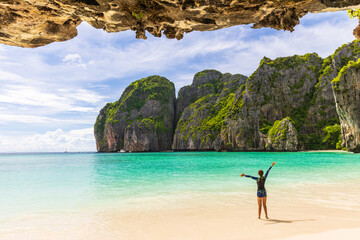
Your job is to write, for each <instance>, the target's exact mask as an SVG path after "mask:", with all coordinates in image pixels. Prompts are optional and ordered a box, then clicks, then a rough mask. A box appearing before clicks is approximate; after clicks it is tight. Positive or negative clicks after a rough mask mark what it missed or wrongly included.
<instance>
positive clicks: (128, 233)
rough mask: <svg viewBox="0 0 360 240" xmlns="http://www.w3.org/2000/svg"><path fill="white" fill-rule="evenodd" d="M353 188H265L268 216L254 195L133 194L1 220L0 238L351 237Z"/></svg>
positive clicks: (359, 212) (358, 214) (354, 232)
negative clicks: (102, 204)
mask: <svg viewBox="0 0 360 240" xmlns="http://www.w3.org/2000/svg"><path fill="white" fill-rule="evenodd" d="M355 185H356V184H355ZM355 185H350V184H346V185H344V184H336V183H333V184H326V185H324V184H322V185H321V184H319V185H314V184H313V185H302V186H294V187H293V188H288V189H282V188H279V189H269V197H268V211H269V217H270V219H269V220H264V219H261V220H258V219H257V203H256V197H255V196H249V195H248V194H246V195H241V194H240V195H236V194H234V195H229V196H224V195H206V196H207V197H206V196H205V195H194V196H192V195H191V194H190V193H187V194H188V196H189V198H188V199H187V200H184V199H182V200H178V199H176V198H166V197H164V198H161V197H159V198H157V199H151V198H149V199H139V200H138V201H136V202H133V203H129V204H127V206H118V207H117V206H116V203H114V204H113V205H112V206H109V207H108V208H106V209H103V210H99V209H97V208H94V209H92V208H89V209H87V210H84V211H79V212H73V213H43V214H39V215H33V216H26V217H23V218H14V219H12V220H9V219H7V220H6V221H1V222H0V239H2V240H10V239H12V240H14V239H16V240H23V239H36V240H38V239H46V240H57V239H58V240H60V239H61V240H64V239H69V240H70V239H71V240H77V239H79V240H80V239H84V240H85V239H87V240H95V239H96V240H98V239H101V240H104V239H114V240H115V239H117V240H118V239H124V240H140V239H141V240H155V239H156V240H169V239H172V240H177V239H178V240H183V239H187V240H202V239H207V240H218V239H222V240H226V239H228V240H243V239H244V240H245V239H246V240H257V239H259V240H260V239H279V240H301V239H306V240H309V239H310V240H312V239H342V240H347V239H349V240H350V239H351V240H353V239H357V238H356V237H355V236H360V235H359V234H360V229H359V226H360V209H359V201H358V199H359V198H360V193H359V192H358V191H357V189H356V188H354V186H355ZM354 237H355V238H354Z"/></svg>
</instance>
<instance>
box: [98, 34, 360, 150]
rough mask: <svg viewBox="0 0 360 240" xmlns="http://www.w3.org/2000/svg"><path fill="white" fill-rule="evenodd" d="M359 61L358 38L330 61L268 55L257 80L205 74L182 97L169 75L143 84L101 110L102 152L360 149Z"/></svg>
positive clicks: (182, 91) (308, 56)
mask: <svg viewBox="0 0 360 240" xmlns="http://www.w3.org/2000/svg"><path fill="white" fill-rule="evenodd" d="M359 56H360V43H359V41H358V40H356V41H354V42H352V43H349V44H344V45H343V46H341V47H340V48H339V49H337V50H336V51H335V53H334V54H332V55H331V56H329V57H327V58H325V59H322V58H320V57H319V56H318V55H317V54H316V53H308V54H305V55H302V56H298V55H295V56H291V57H282V58H277V59H273V60H272V59H269V58H266V57H264V58H263V59H262V60H261V62H260V65H259V67H258V69H257V70H256V71H255V72H254V73H253V74H252V75H251V76H250V77H246V76H243V75H240V74H235V75H232V74H229V73H225V74H223V73H221V72H219V71H216V70H204V71H201V72H199V73H196V74H195V76H194V79H193V82H192V84H191V85H189V86H185V87H183V88H181V89H180V90H179V93H178V98H177V99H175V90H174V86H173V84H172V83H171V82H170V81H168V80H167V79H165V78H162V77H159V76H152V77H149V78H145V79H141V80H138V81H135V82H134V83H132V84H131V85H130V86H129V87H128V88H127V89H126V90H125V91H124V93H123V95H122V97H121V98H120V100H119V101H117V102H115V103H111V104H107V105H106V106H105V107H104V109H102V110H101V112H100V114H99V116H98V119H97V122H96V124H95V138H96V142H97V147H98V151H101V152H108V151H119V150H120V149H124V150H126V151H163V150H171V149H172V150H175V151H211V150H216V151H298V150H316V149H319V150H323V149H348V150H350V151H354V152H360V111H359V109H360V106H358V105H359V104H360V103H359V102H360V101H359V97H360V87H359V86H360V77H359V76H360V75H359V74H360V73H359V69H360V67H359V66H360V62H359V61H358V59H359ZM160 82H161V83H160ZM144 86H147V87H144ZM139 99H140V100H139ZM129 106H131V107H129Z"/></svg>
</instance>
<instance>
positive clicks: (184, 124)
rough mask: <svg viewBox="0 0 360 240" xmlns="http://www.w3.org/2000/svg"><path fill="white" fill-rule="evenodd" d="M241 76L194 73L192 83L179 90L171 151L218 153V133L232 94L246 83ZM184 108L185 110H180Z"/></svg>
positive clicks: (204, 72) (209, 71)
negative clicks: (216, 151) (207, 151)
mask: <svg viewBox="0 0 360 240" xmlns="http://www.w3.org/2000/svg"><path fill="white" fill-rule="evenodd" d="M246 79H247V78H246V77H245V76H243V75H240V74H236V75H231V74H228V73H227V74H221V73H220V72H218V71H214V70H205V71H202V72H199V73H197V74H195V77H194V80H193V83H192V84H191V85H190V86H186V87H184V88H182V90H181V91H179V99H178V100H177V106H178V107H177V111H178V114H179V116H180V117H179V121H178V123H177V127H176V130H175V135H174V143H173V149H174V150H202V151H204V150H218V149H220V142H221V140H220V139H221V137H220V130H221V127H222V124H223V122H224V120H225V119H226V116H227V113H228V111H229V110H230V108H231V105H232V102H233V100H234V92H235V91H236V90H237V89H238V88H239V87H240V86H241V85H244V84H245V81H246ZM183 109H184V110H183Z"/></svg>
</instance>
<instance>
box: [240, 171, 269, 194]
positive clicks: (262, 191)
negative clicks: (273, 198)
mask: <svg viewBox="0 0 360 240" xmlns="http://www.w3.org/2000/svg"><path fill="white" fill-rule="evenodd" d="M270 169H271V167H269V169H268V170H267V171H266V173H265V176H264V177H261V178H258V177H253V176H249V175H245V177H248V178H252V179H254V180H256V183H257V185H258V188H257V196H258V197H260V198H261V197H266V189H265V181H266V178H267V176H268V174H269V171H270Z"/></svg>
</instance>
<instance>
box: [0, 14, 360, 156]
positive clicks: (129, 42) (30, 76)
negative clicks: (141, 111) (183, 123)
mask: <svg viewBox="0 0 360 240" xmlns="http://www.w3.org/2000/svg"><path fill="white" fill-rule="evenodd" d="M356 25H357V21H356V20H354V19H349V18H348V17H347V16H346V12H336V13H322V14H308V15H306V16H305V17H303V18H302V19H301V20H300V25H298V26H296V27H295V31H294V32H292V33H290V32H284V31H277V30H273V29H252V28H251V27H250V25H249V26H235V27H230V28H226V29H221V30H217V31H212V32H192V33H190V34H186V35H185V36H184V38H183V39H182V40H181V41H177V40H173V39H171V40H170V39H166V38H164V37H163V38H154V37H152V36H150V34H147V35H148V39H147V40H137V39H135V33H134V32H132V31H127V32H120V33H107V32H104V31H103V30H98V29H94V28H92V27H91V26H89V25H88V24H87V23H82V24H81V25H80V26H79V27H78V36H77V37H76V38H74V39H72V40H70V41H66V42H62V43H52V44H50V45H48V46H45V47H40V48H36V49H25V48H18V47H11V46H6V45H0V83H1V88H0V152H42V151H51V152H54V151H55V152H63V151H65V150H67V151H96V147H95V140H94V137H93V124H94V122H95V120H96V116H97V114H98V112H99V110H100V109H101V108H102V107H103V106H104V105H105V104H106V103H107V102H114V101H116V100H118V99H119V98H120V96H121V93H122V92H123V90H124V89H125V88H126V86H128V85H129V84H130V83H131V82H133V81H135V80H137V79H140V78H143V77H147V76H149V75H153V74H157V75H161V76H164V77H166V78H168V79H169V80H171V81H172V82H174V83H175V86H176V89H177V91H178V90H179V89H180V88H181V87H183V86H185V85H189V84H191V82H192V79H193V76H194V74H195V73H196V72H199V71H201V70H204V69H217V70H219V71H221V72H223V73H225V72H229V73H233V74H235V73H241V74H244V75H247V76H249V75H250V74H251V73H252V72H253V71H254V70H255V69H256V68H257V66H258V64H259V62H260V60H261V59H262V58H263V57H264V56H267V57H269V58H276V57H283V56H291V55H294V54H305V53H308V52H316V53H318V54H319V55H320V56H321V57H327V56H328V55H330V54H332V53H333V52H334V50H335V49H336V48H337V47H339V46H340V45H342V44H344V43H347V42H350V41H353V40H354V36H353V35H352V30H353V29H354V28H355V26H356Z"/></svg>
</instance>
